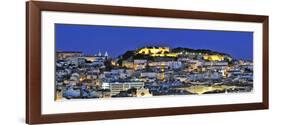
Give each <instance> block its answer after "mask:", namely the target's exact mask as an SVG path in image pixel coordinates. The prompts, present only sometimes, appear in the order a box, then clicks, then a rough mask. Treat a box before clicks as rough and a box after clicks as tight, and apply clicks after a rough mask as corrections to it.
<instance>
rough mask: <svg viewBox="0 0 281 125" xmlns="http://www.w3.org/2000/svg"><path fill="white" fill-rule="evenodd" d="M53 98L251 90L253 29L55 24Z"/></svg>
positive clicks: (194, 93) (142, 95)
mask: <svg viewBox="0 0 281 125" xmlns="http://www.w3.org/2000/svg"><path fill="white" fill-rule="evenodd" d="M55 46H56V47H55V53H56V55H55V61H56V62H55V81H54V83H53V84H55V91H54V93H55V101H61V100H75V99H99V98H122V97H139V98H141V97H152V96H180V95H203V94H237V93H249V92H252V91H253V87H254V85H253V32H239V31H218V30H195V29H173V28H149V27H124V26H101V25H78V24H55Z"/></svg>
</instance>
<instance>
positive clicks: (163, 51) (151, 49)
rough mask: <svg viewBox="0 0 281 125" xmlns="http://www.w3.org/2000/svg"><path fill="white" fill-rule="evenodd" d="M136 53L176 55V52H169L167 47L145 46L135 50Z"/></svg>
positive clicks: (161, 55) (162, 55)
mask: <svg viewBox="0 0 281 125" xmlns="http://www.w3.org/2000/svg"><path fill="white" fill-rule="evenodd" d="M137 53H138V54H143V55H150V56H155V57H156V56H158V57H177V56H178V53H171V52H170V48H168V47H145V48H141V49H139V50H138V51H137Z"/></svg>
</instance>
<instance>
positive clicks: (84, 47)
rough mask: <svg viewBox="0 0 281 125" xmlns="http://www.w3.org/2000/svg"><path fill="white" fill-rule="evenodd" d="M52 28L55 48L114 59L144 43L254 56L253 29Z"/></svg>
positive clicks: (71, 26)
mask: <svg viewBox="0 0 281 125" xmlns="http://www.w3.org/2000/svg"><path fill="white" fill-rule="evenodd" d="M55 28H56V51H81V52H83V53H85V54H91V55H93V54H97V53H98V52H102V53H103V54H104V53H105V52H106V51H107V52H108V54H109V55H110V56H112V57H114V58H115V57H117V56H119V55H122V54H123V53H125V52H126V51H128V50H135V49H137V48H140V47H144V46H168V47H171V48H176V47H185V48H192V49H210V50H212V51H218V52H222V53H226V54H230V55H231V56H232V57H234V58H235V59H244V60H252V59H253V33H252V32H234V31H207V30H190V29H161V28H141V27H117V26H114V27H113V26H95V25H72V24H56V25H55ZM226 41H227V42H226ZM91 46H92V47H91Z"/></svg>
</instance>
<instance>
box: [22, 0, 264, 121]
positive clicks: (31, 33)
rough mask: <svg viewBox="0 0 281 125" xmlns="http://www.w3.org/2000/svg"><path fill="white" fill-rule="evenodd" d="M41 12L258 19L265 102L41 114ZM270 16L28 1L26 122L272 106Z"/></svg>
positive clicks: (117, 117)
mask: <svg viewBox="0 0 281 125" xmlns="http://www.w3.org/2000/svg"><path fill="white" fill-rule="evenodd" d="M41 11H59V12H79V13H99V14H117V15H133V16H150V17H169V18H186V19H204V20H220V21H240V22H257V23H262V25H263V34H262V37H263V38H262V40H263V62H262V63H263V68H262V69H263V81H262V82H263V85H262V86H263V88H262V90H263V98H262V103H246V104H227V105H210V106H191V107H190V106H189V107H173V108H170V107H167V108H156V109H137V110H118V111H102V112H85V113H67V114H50V115H43V114H41V104H42V103H41ZM268 24H269V22H268V16H261V15H245V14H226V13H214V12H196V11H180V10H167V9H148V8H135V7H118V6H104V5H90V4H72V3H55V2H38V1H29V2H27V3H26V123H28V124H39V123H54V122H72V121H88V120H103V119H119V118H134V117H151V116H166V115H181V114H195V113H210V112H226V111H243V110H257V109H268V108H269V95H268V93H269V90H268V61H269V60H268V40H269V38H268V32H269V31H268Z"/></svg>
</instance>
